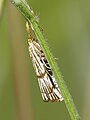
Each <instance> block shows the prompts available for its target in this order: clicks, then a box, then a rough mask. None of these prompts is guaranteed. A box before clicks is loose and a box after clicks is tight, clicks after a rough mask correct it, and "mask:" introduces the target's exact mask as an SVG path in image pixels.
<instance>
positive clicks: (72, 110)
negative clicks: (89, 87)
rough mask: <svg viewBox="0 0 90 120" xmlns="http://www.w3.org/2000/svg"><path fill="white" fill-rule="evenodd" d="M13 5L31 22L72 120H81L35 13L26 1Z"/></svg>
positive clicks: (16, 0) (20, 0)
mask: <svg viewBox="0 0 90 120" xmlns="http://www.w3.org/2000/svg"><path fill="white" fill-rule="evenodd" d="M12 3H13V4H14V5H15V6H16V8H17V9H18V10H19V11H20V12H21V13H22V14H23V15H24V17H25V19H26V20H28V21H29V22H30V24H31V26H32V28H33V31H34V33H35V35H36V37H37V39H38V41H39V43H40V45H41V47H42V50H43V52H44V53H45V56H46V58H47V60H48V62H49V64H50V66H51V68H52V71H53V73H54V76H55V78H56V80H57V82H58V85H59V87H60V90H61V92H62V95H63V97H64V101H65V104H66V107H67V109H68V112H69V114H70V117H71V119H72V120H79V119H80V117H79V114H78V112H77V110H76V107H75V105H74V102H73V99H72V97H71V95H70V93H69V91H68V89H67V86H66V84H65V81H64V80H63V78H62V75H61V73H60V72H59V68H58V66H57V64H56V62H55V60H54V57H53V55H52V54H51V52H50V50H49V48H48V46H47V44H46V41H45V39H44V37H43V35H42V33H41V31H40V27H39V23H38V21H37V19H36V18H35V16H34V13H33V11H32V10H31V9H30V7H29V6H28V4H27V3H26V2H25V0H12Z"/></svg>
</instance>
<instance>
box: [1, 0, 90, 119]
mask: <svg viewBox="0 0 90 120" xmlns="http://www.w3.org/2000/svg"><path fill="white" fill-rule="evenodd" d="M28 3H29V4H30V6H31V7H32V8H33V10H34V11H35V13H36V15H38V16H39V18H40V24H41V27H42V28H43V30H44V36H45V38H46V41H47V42H48V44H49V46H50V49H51V51H52V53H53V54H54V56H55V58H58V59H57V60H56V61H57V63H58V66H59V67H60V71H61V72H62V75H63V76H64V80H65V81H66V84H67V86H68V88H69V91H70V93H71V95H72V97H73V99H74V102H75V105H76V107H77V109H78V112H79V114H80V116H81V119H82V120H90V1H89V0H79V1H78V0H73V1H72V0H68V1H67V0H53V1H49V0H44V1H43V0H37V1H36V0H31V1H30V0H28ZM27 46H28V45H27V32H26V28H25V19H24V18H23V16H22V15H21V14H20V13H19V12H18V11H17V10H16V8H15V7H14V6H13V5H12V4H11V3H10V2H9V1H5V4H4V6H3V9H2V15H1V18H0V120H70V117H69V114H68V111H67V109H66V106H65V104H64V102H61V103H45V102H43V101H42V98H41V94H40V91H39V87H38V81H37V77H36V75H35V72H34V70H33V66H32V63H31V59H30V58H29V54H28V48H27Z"/></svg>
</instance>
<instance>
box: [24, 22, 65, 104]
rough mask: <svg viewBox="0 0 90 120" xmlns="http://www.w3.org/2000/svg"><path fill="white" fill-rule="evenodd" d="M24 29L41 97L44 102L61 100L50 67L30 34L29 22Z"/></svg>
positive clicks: (37, 43)
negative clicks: (26, 33)
mask: <svg viewBox="0 0 90 120" xmlns="http://www.w3.org/2000/svg"><path fill="white" fill-rule="evenodd" d="M26 29H27V32H28V50H29V54H30V57H31V59H32V63H33V66H34V69H35V72H36V75H37V78H38V83H39V87H40V91H41V95H42V99H43V101H45V102H48V101H51V102H54V101H55V102H58V101H62V100H63V97H62V94H61V91H60V89H59V86H58V84H57V82H56V80H55V77H54V74H53V72H52V69H51V67H50V65H49V63H48V61H47V59H46V57H45V54H44V52H43V50H42V48H41V46H40V44H39V42H38V40H36V39H35V38H34V37H33V35H32V31H31V30H32V29H31V26H30V24H29V22H26Z"/></svg>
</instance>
